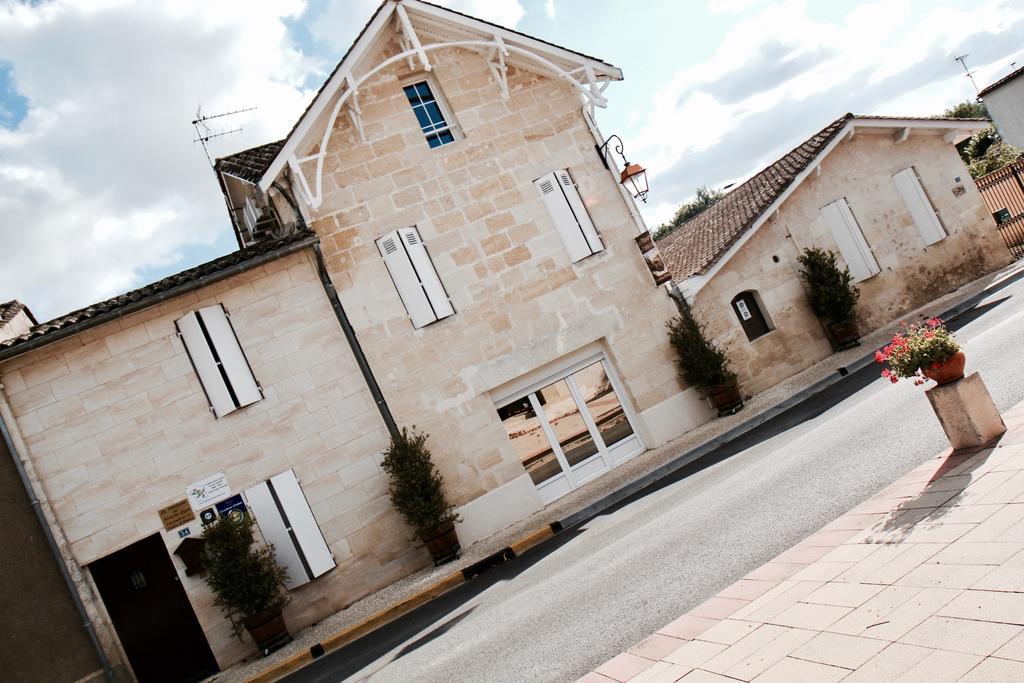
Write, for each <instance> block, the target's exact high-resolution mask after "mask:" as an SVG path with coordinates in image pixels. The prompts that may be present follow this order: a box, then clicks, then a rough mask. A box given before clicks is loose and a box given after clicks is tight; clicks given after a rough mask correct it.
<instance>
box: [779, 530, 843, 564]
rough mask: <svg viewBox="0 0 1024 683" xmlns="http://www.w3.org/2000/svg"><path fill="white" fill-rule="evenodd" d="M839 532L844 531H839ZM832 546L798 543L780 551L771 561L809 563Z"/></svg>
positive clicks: (816, 559) (815, 560) (817, 558)
mask: <svg viewBox="0 0 1024 683" xmlns="http://www.w3.org/2000/svg"><path fill="white" fill-rule="evenodd" d="M840 533H846V532H845V531H841V532H840ZM831 549H832V548H831V547H829V546H804V545H798V546H794V547H792V548H790V549H789V550H787V551H785V552H783V553H780V554H779V555H777V556H776V557H775V559H773V560H772V562H783V563H786V564H811V563H812V562H817V561H818V560H819V559H821V556H822V555H825V554H827V553H828V552H829V551H830V550H831Z"/></svg>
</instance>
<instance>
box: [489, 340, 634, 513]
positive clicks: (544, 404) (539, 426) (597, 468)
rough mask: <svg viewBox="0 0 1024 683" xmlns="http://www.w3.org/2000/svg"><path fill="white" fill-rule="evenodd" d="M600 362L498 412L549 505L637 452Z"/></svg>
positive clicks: (627, 419) (625, 416)
mask: <svg viewBox="0 0 1024 683" xmlns="http://www.w3.org/2000/svg"><path fill="white" fill-rule="evenodd" d="M606 362H607V361H605V360H603V359H601V360H596V361H593V362H590V363H589V364H585V365H584V367H582V368H580V369H577V370H574V371H570V372H569V373H567V374H565V375H564V376H562V377H559V378H557V379H552V380H551V381H550V382H549V383H547V384H545V385H544V386H542V387H540V388H539V389H537V390H535V391H532V392H530V393H529V394H527V395H525V396H522V397H520V398H518V399H515V400H513V401H512V402H510V403H507V404H505V405H503V406H501V407H500V408H498V415H499V416H500V417H501V420H502V423H503V424H504V425H505V430H506V432H507V433H508V436H509V439H510V440H511V441H512V444H513V446H514V447H515V450H516V453H517V454H518V455H519V458H520V460H521V461H522V463H523V467H524V468H525V469H526V471H527V473H528V474H529V475H530V478H531V479H532V480H533V483H534V485H535V486H536V487H537V490H538V492H539V493H540V495H541V499H542V500H543V501H544V502H545V503H548V502H550V501H552V500H554V499H555V498H558V497H559V496H562V495H565V494H566V493H568V492H569V491H571V490H573V489H575V488H576V487H578V486H580V485H582V484H583V483H585V482H587V481H589V480H590V479H592V478H594V477H595V476H598V475H600V474H602V473H603V472H605V471H607V470H608V469H609V468H611V467H612V466H613V465H615V464H616V463H618V462H620V461H622V460H624V459H626V458H628V457H630V456H632V455H635V454H636V453H637V452H639V451H640V450H642V445H641V443H640V439H639V438H638V437H637V435H636V433H635V431H634V429H633V425H632V424H630V421H629V417H628V416H627V415H626V412H625V410H624V409H623V407H622V401H621V400H620V399H619V395H618V394H617V393H616V391H615V388H614V386H613V384H612V381H611V379H610V377H609V373H608V369H607V368H606V366H605V363H606Z"/></svg>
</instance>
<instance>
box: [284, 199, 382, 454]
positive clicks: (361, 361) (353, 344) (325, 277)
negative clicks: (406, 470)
mask: <svg viewBox="0 0 1024 683" xmlns="http://www.w3.org/2000/svg"><path fill="white" fill-rule="evenodd" d="M271 187H274V188H276V189H277V191H278V192H280V193H281V196H282V197H284V199H285V201H286V202H288V204H289V205H290V206H291V207H292V211H294V212H295V219H296V221H297V222H298V224H299V228H300V229H303V230H304V229H305V228H306V219H304V218H303V217H302V212H301V211H299V206H298V204H296V203H295V198H294V197H293V196H292V193H291V192H290V191H289V190H286V189H285V188H284V187H282V186H281V184H280V183H278V182H277V181H276V180H275V181H274V182H273V183H272V184H271ZM313 253H314V254H316V271H317V273H318V274H319V275H320V284H322V285H323V286H324V293H325V294H327V300H328V301H330V302H331V308H333V309H334V315H335V316H336V317H337V318H338V324H340V325H341V331H342V332H344V333H345V339H346V340H348V345H349V348H351V349H352V355H353V356H355V359H356V364H357V365H359V371H360V372H362V373H363V379H364V380H365V381H366V386H367V387H368V388H369V389H370V395H371V396H373V402H374V403H376V404H377V410H379V411H380V416H381V418H382V419H383V420H384V426H386V427H387V428H388V434H390V435H391V438H392V439H398V437H399V436H401V435H400V433H399V431H398V425H396V424H395V418H394V416H392V415H391V408H389V407H388V404H387V401H385V400H384V394H383V393H381V390H380V385H379V384H377V378H376V377H374V375H373V369H372V368H371V367H370V363H369V361H367V360H366V354H365V353H363V347H362V345H361V344H360V343H359V339H358V338H357V337H356V331H355V329H354V328H353V327H352V323H351V322H349V319H348V314H347V313H345V309H344V307H342V305H341V299H339V298H338V290H337V289H335V287H334V282H333V281H332V280H331V276H330V275H329V274H328V272H327V264H326V263H325V262H324V253H323V251H322V250H321V249H320V242H319V240H318V241H317V242H315V243H314V244H313Z"/></svg>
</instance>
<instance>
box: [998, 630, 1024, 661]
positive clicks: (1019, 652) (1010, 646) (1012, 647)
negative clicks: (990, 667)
mask: <svg viewBox="0 0 1024 683" xmlns="http://www.w3.org/2000/svg"><path fill="white" fill-rule="evenodd" d="M992 656H993V657H1002V658H1003V659H1014V660H1016V661H1018V662H1024V633H1021V634H1020V635H1016V636H1014V637H1013V640H1011V641H1010V642H1008V643H1007V644H1006V645H1003V646H1002V647H1001V648H999V649H998V650H996V651H995V652H993V653H992Z"/></svg>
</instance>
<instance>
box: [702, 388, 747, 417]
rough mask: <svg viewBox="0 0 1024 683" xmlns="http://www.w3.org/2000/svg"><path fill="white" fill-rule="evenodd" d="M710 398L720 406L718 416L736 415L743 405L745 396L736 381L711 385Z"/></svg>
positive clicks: (716, 405) (716, 406) (717, 406)
mask: <svg viewBox="0 0 1024 683" xmlns="http://www.w3.org/2000/svg"><path fill="white" fill-rule="evenodd" d="M708 398H710V399H711V402H712V403H714V404H715V408H718V417H724V416H725V415H734V414H736V413H737V412H739V410H740V408H742V407H743V396H741V395H740V389H739V386H737V385H736V384H735V383H733V384H720V385H719V386H717V387H711V388H710V389H708Z"/></svg>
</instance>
